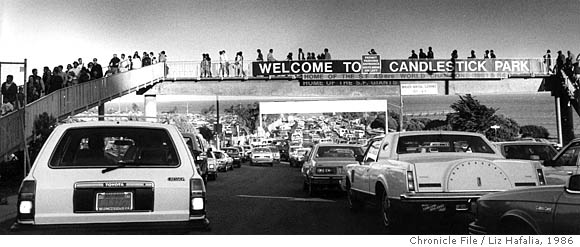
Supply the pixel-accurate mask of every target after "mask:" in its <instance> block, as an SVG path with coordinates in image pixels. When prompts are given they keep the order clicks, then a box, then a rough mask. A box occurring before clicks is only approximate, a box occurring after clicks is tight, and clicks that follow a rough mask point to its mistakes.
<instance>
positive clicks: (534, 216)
mask: <svg viewBox="0 0 580 247" xmlns="http://www.w3.org/2000/svg"><path fill="white" fill-rule="evenodd" d="M473 208H474V209H473V211H474V213H475V216H476V218H475V221H474V222H473V223H471V224H470V225H469V232H470V233H471V234H510V235H530V234H557V235H578V234H580V224H578V222H580V214H579V213H578V212H580V175H579V174H576V175H572V176H571V177H570V179H569V181H568V184H567V185H559V186H542V187H535V188H527V189H517V190H511V191H505V192H498V193H492V194H488V195H485V196H483V197H481V198H479V199H478V200H477V202H475V203H474V205H473ZM570 244H572V243H570Z"/></svg>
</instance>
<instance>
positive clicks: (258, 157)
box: [250, 147, 274, 166]
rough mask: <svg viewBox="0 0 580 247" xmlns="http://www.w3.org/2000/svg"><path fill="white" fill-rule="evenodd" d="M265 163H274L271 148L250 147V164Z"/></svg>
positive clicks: (270, 164) (271, 164)
mask: <svg viewBox="0 0 580 247" xmlns="http://www.w3.org/2000/svg"><path fill="white" fill-rule="evenodd" d="M259 164H266V165H269V166H273V165H274V155H273V154H272V150H271V149H270V148H268V147H258V148H254V149H252V159H251V160H250V165H251V166H254V165H259Z"/></svg>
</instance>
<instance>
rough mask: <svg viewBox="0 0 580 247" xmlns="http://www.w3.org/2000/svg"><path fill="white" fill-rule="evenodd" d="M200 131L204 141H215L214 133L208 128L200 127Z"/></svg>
mask: <svg viewBox="0 0 580 247" xmlns="http://www.w3.org/2000/svg"><path fill="white" fill-rule="evenodd" d="M198 130H199V133H200V134H201V135H202V136H203V139H206V140H207V141H208V142H209V141H210V140H212V139H213V131H212V130H211V129H210V128H208V127H207V126H202V127H199V128H198Z"/></svg>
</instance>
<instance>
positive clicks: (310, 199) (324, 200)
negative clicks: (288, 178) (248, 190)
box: [237, 195, 335, 202]
mask: <svg viewBox="0 0 580 247" xmlns="http://www.w3.org/2000/svg"><path fill="white" fill-rule="evenodd" d="M237 196H238V197H244V198H259V199H282V200H288V201H295V202H335V201H333V200H327V199H321V198H300V197H287V196H252V195H237Z"/></svg>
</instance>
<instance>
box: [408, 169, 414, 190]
mask: <svg viewBox="0 0 580 247" xmlns="http://www.w3.org/2000/svg"><path fill="white" fill-rule="evenodd" d="M407 188H408V189H409V191H415V177H414V176H413V172H412V171H407Z"/></svg>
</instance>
